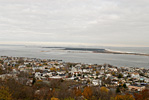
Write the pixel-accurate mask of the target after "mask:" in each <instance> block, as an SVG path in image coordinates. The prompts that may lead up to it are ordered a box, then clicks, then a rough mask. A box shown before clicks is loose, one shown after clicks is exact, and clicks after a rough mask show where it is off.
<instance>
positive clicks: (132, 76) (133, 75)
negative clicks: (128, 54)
mask: <svg viewBox="0 0 149 100" xmlns="http://www.w3.org/2000/svg"><path fill="white" fill-rule="evenodd" d="M131 78H136V79H139V78H140V75H139V73H131Z"/></svg>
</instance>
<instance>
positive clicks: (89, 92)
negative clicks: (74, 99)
mask: <svg viewBox="0 0 149 100" xmlns="http://www.w3.org/2000/svg"><path fill="white" fill-rule="evenodd" d="M83 96H84V97H85V98H86V99H88V100H90V98H91V97H92V89H91V87H85V88H84V91H83Z"/></svg>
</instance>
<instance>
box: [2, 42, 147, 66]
mask: <svg viewBox="0 0 149 100" xmlns="http://www.w3.org/2000/svg"><path fill="white" fill-rule="evenodd" d="M102 48H103V47H102ZM104 49H110V50H114V51H123V52H136V53H148V54H149V48H148V47H146V48H144V47H138V48H130V47H127V48H124V47H104ZM42 51H44V52H42ZM0 56H15V57H32V58H41V59H58V60H63V61H65V62H81V63H88V64H104V63H108V64H112V65H114V66H118V67H121V66H125V67H144V68H149V57H148V56H138V55H122V54H100V53H91V52H84V53H81V52H76V51H75V52H69V51H64V50H59V49H58V48H41V47H33V46H32V47H31V46H9V45H0Z"/></svg>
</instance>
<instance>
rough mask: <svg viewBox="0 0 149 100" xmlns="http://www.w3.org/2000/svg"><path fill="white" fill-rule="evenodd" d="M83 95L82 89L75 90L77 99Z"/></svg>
mask: <svg viewBox="0 0 149 100" xmlns="http://www.w3.org/2000/svg"><path fill="white" fill-rule="evenodd" d="M81 95H82V92H81V90H80V89H75V96H76V97H79V96H81Z"/></svg>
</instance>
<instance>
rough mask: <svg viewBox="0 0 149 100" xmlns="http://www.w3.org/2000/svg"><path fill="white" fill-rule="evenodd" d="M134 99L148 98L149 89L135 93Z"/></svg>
mask: <svg viewBox="0 0 149 100" xmlns="http://www.w3.org/2000/svg"><path fill="white" fill-rule="evenodd" d="M134 96H135V100H148V99H149V89H145V90H143V91H141V92H140V93H135V94H134Z"/></svg>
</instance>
